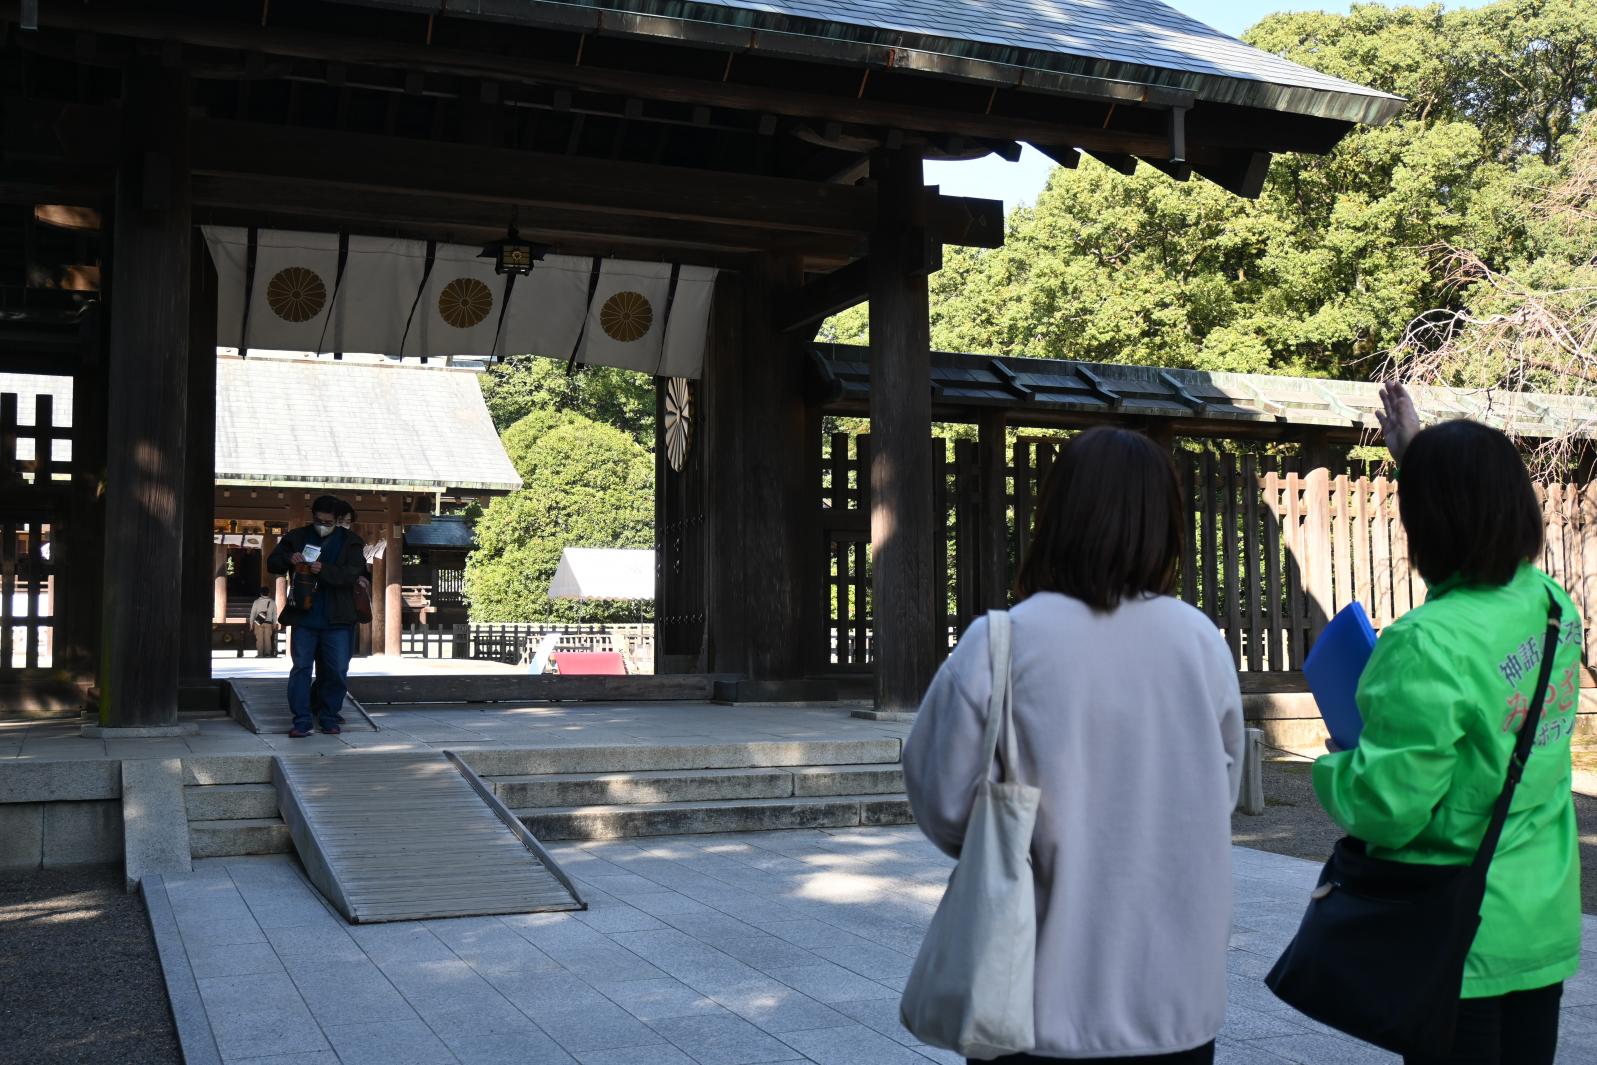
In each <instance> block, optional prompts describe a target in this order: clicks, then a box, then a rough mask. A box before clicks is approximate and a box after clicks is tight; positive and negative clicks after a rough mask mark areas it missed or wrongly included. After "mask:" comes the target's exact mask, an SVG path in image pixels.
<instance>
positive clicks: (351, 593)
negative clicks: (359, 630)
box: [266, 525, 366, 625]
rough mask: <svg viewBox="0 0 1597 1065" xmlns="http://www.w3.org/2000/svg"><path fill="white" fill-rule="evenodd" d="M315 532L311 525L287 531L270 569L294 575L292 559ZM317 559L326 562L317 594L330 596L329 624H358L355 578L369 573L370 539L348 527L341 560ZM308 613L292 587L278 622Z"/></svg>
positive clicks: (268, 564)
mask: <svg viewBox="0 0 1597 1065" xmlns="http://www.w3.org/2000/svg"><path fill="white" fill-rule="evenodd" d="M314 535H315V530H314V529H312V528H311V527H310V526H309V525H306V526H304V527H303V528H299V529H295V530H294V531H293V532H290V533H288V534H286V535H285V536H284V537H283V538H282V539H281V540H279V541H278V542H277V547H276V549H275V550H273V551H272V554H271V556H270V557H269V558H267V560H266V568H267V569H268V570H270V571H271V572H273V573H284V574H292V573H293V571H294V563H293V561H292V559H293V558H294V556H295V555H298V554H301V553H303V552H304V550H305V545H306V544H307V543H309V542H310V540H311V538H312V537H313V536H314ZM317 561H318V562H320V563H321V564H322V571H321V572H320V573H318V574H317V575H316V577H317V585H316V594H317V595H325V596H327V623H328V624H329V625H353V624H355V581H356V580H358V579H359V578H361V577H364V576H365V575H366V542H365V541H364V540H362V539H361V538H360V537H359V536H357V535H356V534H355V530H353V529H345V530H344V549H343V550H342V551H340V552H339V553H338V560H337V561H336V562H335V561H330V560H328V559H327V558H325V557H324V558H320V559H317ZM305 614H306V611H304V610H302V609H300V608H299V607H298V606H296V605H295V604H294V596H293V593H292V589H291V590H290V594H289V597H288V605H287V606H286V607H284V608H283V615H282V617H280V618H278V621H280V622H281V623H282V624H284V625H293V624H295V623H296V622H298V621H299V620H300V619H301V618H303V617H304V616H305Z"/></svg>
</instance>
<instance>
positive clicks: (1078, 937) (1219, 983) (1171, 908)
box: [904, 592, 1242, 1058]
mask: <svg viewBox="0 0 1597 1065" xmlns="http://www.w3.org/2000/svg"><path fill="white" fill-rule="evenodd" d="M1011 617H1012V618H1013V622H1014V652H1013V658H1012V664H1011V674H1010V675H1011V677H1012V678H1013V687H1014V720H1015V726H1016V730H1017V733H1018V739H1019V744H1020V762H1021V764H1020V767H1019V773H1018V776H1019V779H1020V781H1021V782H1022V783H1026V784H1034V785H1037V786H1039V787H1041V789H1042V804H1041V808H1040V810H1039V812H1038V816H1037V828H1036V834H1035V835H1034V836H1033V838H1032V847H1031V858H1032V870H1033V873H1034V874H1035V876H1036V880H1037V919H1038V930H1037V937H1038V939H1037V980H1036V1008H1037V1047H1036V1050H1035V1053H1037V1054H1040V1055H1044V1056H1049V1057H1063V1058H1072V1057H1076V1058H1080V1057H1129V1056H1133V1055H1139V1054H1149V1055H1151V1054H1170V1053H1176V1052H1179V1051H1182V1050H1189V1049H1191V1048H1193V1047H1197V1046H1201V1045H1202V1044H1204V1043H1207V1042H1208V1041H1209V1040H1211V1039H1213V1038H1215V1036H1216V1035H1217V1034H1218V1033H1219V1031H1220V1025H1221V1024H1222V1022H1223V1021H1224V1019H1225V989H1226V978H1225V953H1226V946H1227V943H1228V941H1229V939H1230V934H1231V810H1232V808H1233V807H1234V806H1235V805H1236V799H1237V787H1238V784H1239V783H1240V780H1241V775H1242V696H1241V693H1240V692H1239V691H1238V687H1237V674H1236V667H1235V666H1234V665H1233V664H1232V661H1231V656H1230V653H1229V652H1228V650H1227V648H1226V646H1225V643H1224V641H1223V640H1222V639H1221V636H1220V634H1219V632H1218V631H1217V630H1216V629H1215V627H1214V624H1213V623H1212V622H1210V621H1209V620H1208V619H1207V618H1206V617H1204V616H1203V615H1202V614H1200V613H1199V612H1198V611H1197V610H1195V609H1193V608H1192V607H1190V606H1188V605H1187V604H1185V603H1183V602H1181V601H1179V600H1177V599H1171V598H1168V597H1160V598H1149V599H1143V600H1139V601H1135V602H1128V603H1125V604H1123V605H1122V606H1120V608H1119V609H1117V610H1115V611H1113V612H1112V613H1108V614H1095V613H1093V612H1092V611H1091V610H1090V609H1089V608H1088V607H1087V606H1086V604H1084V603H1082V602H1081V601H1079V600H1076V599H1071V598H1068V597H1066V596H1063V595H1058V594H1055V593H1051V592H1050V593H1042V594H1039V595H1034V596H1032V597H1030V598H1029V599H1027V600H1026V601H1025V602H1023V603H1021V604H1020V605H1019V606H1017V607H1015V609H1014V610H1013V611H1011ZM988 669H989V667H988V661H987V621H986V619H985V618H982V619H980V620H978V621H976V622H975V623H974V624H973V625H972V626H971V627H970V629H969V630H968V631H967V632H966V633H965V635H964V637H963V638H962V639H961V640H960V641H959V646H958V647H957V648H955V650H954V653H953V654H952V655H950V656H949V658H948V661H947V662H945V663H944V664H943V667H942V669H940V670H939V671H938V673H937V677H936V679H935V680H934V681H933V682H932V686H931V689H930V690H929V691H928V692H927V693H926V699H925V701H924V702H923V703H922V704H921V708H920V715H919V717H918V718H917V719H916V721H915V727H914V729H913V730H912V732H911V733H910V737H909V739H908V740H907V741H906V743H905V746H904V776H905V779H906V781H907V784H908V789H907V790H908V792H909V800H910V805H911V806H912V807H913V808H914V811H915V818H916V820H917V821H918V822H919V824H920V827H921V829H922V830H923V831H924V832H925V833H926V835H927V837H928V838H929V839H931V840H932V842H934V843H935V844H937V846H938V847H940V848H942V849H943V850H944V851H946V852H948V853H949V854H950V855H954V856H956V857H957V856H958V854H959V847H960V843H961V842H962V840H963V839H964V834H965V824H966V822H967V821H968V819H969V817H970V809H971V804H972V802H973V801H974V796H975V789H976V784H977V781H978V780H979V779H980V778H981V777H982V775H983V774H984V773H986V772H987V771H988V767H987V766H985V765H982V764H981V762H982V751H981V738H982V722H983V720H984V719H985V717H986V714H987V697H988V692H989V690H990V688H991V681H990V675H989V672H988ZM1001 749H1002V748H1001V747H1000V750H1001Z"/></svg>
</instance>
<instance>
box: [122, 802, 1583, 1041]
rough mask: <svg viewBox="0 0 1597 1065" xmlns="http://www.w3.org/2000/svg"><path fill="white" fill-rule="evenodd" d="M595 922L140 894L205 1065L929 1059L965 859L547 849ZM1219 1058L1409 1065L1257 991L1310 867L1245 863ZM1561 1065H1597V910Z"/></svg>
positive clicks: (911, 845) (1241, 857)
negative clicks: (944, 932) (351, 920)
mask: <svg viewBox="0 0 1597 1065" xmlns="http://www.w3.org/2000/svg"><path fill="white" fill-rule="evenodd" d="M552 849H553V850H554V851H555V855H556V857H557V859H558V860H559V861H561V862H562V864H563V865H564V867H565V868H566V870H567V871H568V872H569V873H570V874H572V876H573V877H575V878H576V879H577V880H578V881H579V885H580V887H581V888H582V890H583V892H584V894H585V895H586V896H587V898H588V900H589V902H590V905H591V909H590V910H589V911H588V912H586V913H579V914H531V915H523V916H513V917H494V918H466V919H461V920H447V921H427V922H422V923H414V924H391V925H366V926H350V925H346V924H345V923H344V922H343V921H341V920H340V919H338V918H337V917H336V916H334V914H333V913H332V911H331V910H329V909H328V908H327V907H326V906H325V905H324V904H323V903H322V902H321V900H320V898H319V897H318V896H316V895H315V893H314V892H313V891H312V890H311V889H310V888H309V886H308V885H307V884H306V882H305V881H304V880H303V878H302V877H301V875H300V873H299V871H298V866H297V865H296V864H295V863H294V862H293V860H292V859H290V858H287V857H270V858H242V859H213V860H209V861H201V862H196V863H195V868H194V872H193V873H192V874H189V875H185V876H182V877H171V878H167V879H165V880H164V881H163V880H162V879H161V878H151V881H149V882H147V884H146V891H147V894H148V899H149V903H150V911H151V919H152V924H153V925H154V927H155V928H156V931H157V938H158V941H159V942H160V946H161V953H162V963H163V965H164V966H165V967H166V975H167V982H168V986H169V989H170V991H171V994H172V999H173V1011H174V1014H175V1016H176V1017H177V1020H178V1024H179V1028H180V1030H181V1031H183V1032H184V1040H185V1050H186V1052H187V1054H188V1059H187V1060H188V1062H189V1065H198V1063H200V1062H206V1063H210V1062H217V1063H225V1065H232V1063H241V1065H242V1063H247V1065H368V1063H369V1065H557V1063H562V1065H570V1063H573V1062H579V1063H581V1065H693V1063H698V1065H754V1063H767V1062H770V1063H775V1062H811V1063H814V1065H916V1063H920V1065H925V1063H926V1062H927V1061H936V1062H948V1063H954V1062H958V1060H959V1059H958V1058H957V1057H956V1056H955V1055H953V1054H949V1053H946V1052H944V1051H939V1050H934V1049H932V1048H929V1047H924V1046H917V1045H915V1039H914V1037H913V1036H911V1035H910V1034H909V1033H908V1032H906V1031H904V1030H903V1029H902V1028H901V1027H900V1026H899V1024H898V995H899V992H900V991H901V989H902V988H903V984H904V979H905V977H906V976H907V974H908V972H909V967H910V964H911V960H912V957H913V953H914V951H915V949H916V947H917V946H918V944H919V942H920V939H921V936H922V934H923V933H924V930H925V927H926V924H927V922H928V921H929V920H930V918H931V914H932V912H933V910H934V908H935V907H936V904H937V900H938V898H939V897H940V896H941V893H942V890H943V885H944V884H945V882H946V880H947V876H948V872H949V869H950V866H951V863H950V862H949V861H948V860H947V859H946V858H944V857H943V856H942V855H940V854H938V853H937V852H936V851H935V850H934V849H933V848H932V847H931V846H930V845H929V844H927V843H926V842H925V841H924V840H923V839H922V838H921V836H920V834H919V832H918V831H916V830H915V829H913V828H887V829H848V830H835V831H798V832H772V833H759V834H740V835H736V836H686V837H669V838H667V837H657V838H650V839H638V840H624V841H616V842H606V843H591V844H577V845H570V846H560V847H556V848H552ZM1234 853H1235V859H1236V900H1237V920H1236V932H1235V935H1234V936H1233V939H1232V949H1231V952H1230V959H1229V965H1228V969H1229V990H1230V1010H1229V1014H1228V1019H1227V1023H1226V1027H1225V1030H1224V1032H1223V1033H1222V1036H1221V1039H1222V1046H1221V1050H1220V1054H1219V1061H1220V1062H1221V1063H1222V1065H1283V1063H1284V1062H1297V1063H1300V1065H1362V1063H1376V1062H1395V1061H1396V1060H1397V1059H1396V1058H1394V1057H1392V1056H1391V1055H1388V1054H1385V1053H1382V1052H1380V1051H1376V1050H1373V1049H1371V1048H1369V1047H1366V1046H1363V1045H1361V1044H1359V1043H1356V1042H1353V1041H1351V1040H1348V1039H1346V1038H1343V1037H1342V1036H1340V1035H1338V1034H1336V1033H1334V1032H1332V1031H1331V1030H1329V1029H1326V1028H1324V1027H1322V1026H1320V1025H1317V1024H1315V1023H1314V1022H1312V1021H1309V1020H1307V1019H1306V1018H1303V1017H1302V1016H1300V1015H1298V1014H1296V1013H1294V1012H1293V1011H1291V1010H1290V1009H1287V1008H1285V1007H1283V1006H1282V1005H1281V1003H1280V1002H1278V1001H1277V1000H1276V999H1275V998H1274V997H1273V996H1271V994H1270V993H1269V991H1268V990H1266V989H1265V988H1264V986H1263V985H1262V984H1261V983H1260V977H1261V976H1262V974H1263V973H1264V972H1265V970H1266V969H1267V968H1268V967H1269V965H1270V964H1271V962H1272V961H1273V960H1274V958H1275V956H1276V954H1277V953H1278V952H1279V950H1280V949H1281V947H1282V945H1283V944H1284V943H1285V941H1286V940H1287V939H1288V938H1289V937H1290V935H1291V933H1292V930H1293V929H1294V928H1295V927H1296V924H1297V920H1298V917H1299V915H1300V914H1301V910H1302V906H1303V904H1304V900H1305V897H1306V894H1307V892H1308V890H1309V888H1310V887H1311V886H1312V884H1313V882H1314V877H1315V870H1316V867H1315V866H1314V865H1313V864H1312V863H1309V862H1303V861H1299V860H1297V859H1294V858H1287V857H1283V856H1280V855H1275V854H1268V853H1264V852H1261V851H1252V850H1247V849H1244V848H1236V849H1235V851H1234ZM1585 920H1586V944H1587V951H1588V953H1587V971H1586V972H1583V973H1582V974H1580V975H1579V976H1577V977H1576V978H1575V979H1574V980H1573V981H1571V983H1570V984H1569V986H1568V989H1567V992H1566V995H1565V1004H1566V1008H1565V1010H1564V1024H1563V1036H1562V1046H1561V1048H1560V1055H1559V1059H1558V1060H1559V1062H1560V1063H1561V1065H1575V1063H1577V1062H1590V1061H1593V1060H1597V973H1594V972H1593V971H1592V962H1593V961H1597V958H1594V957H1593V952H1597V918H1591V917H1588V918H1586V919H1585Z"/></svg>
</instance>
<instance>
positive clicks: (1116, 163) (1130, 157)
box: [1084, 148, 1147, 177]
mask: <svg viewBox="0 0 1597 1065" xmlns="http://www.w3.org/2000/svg"><path fill="white" fill-rule="evenodd" d="M1084 150H1085V151H1086V153H1087V154H1088V155H1090V156H1092V157H1093V158H1094V159H1096V160H1098V161H1099V162H1100V163H1102V164H1103V165H1104V166H1107V167H1108V168H1109V169H1110V170H1114V171H1117V172H1119V173H1121V174H1124V175H1126V176H1127V177H1130V176H1131V175H1132V174H1135V173H1136V172H1137V158H1136V157H1137V155H1143V153H1141V152H1137V153H1135V154H1133V153H1131V152H1104V151H1095V150H1094V149H1091V148H1087V149H1084ZM1143 157H1144V158H1147V156H1145V155H1144V156H1143Z"/></svg>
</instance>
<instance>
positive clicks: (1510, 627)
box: [1314, 386, 1582, 1065]
mask: <svg viewBox="0 0 1597 1065" xmlns="http://www.w3.org/2000/svg"><path fill="white" fill-rule="evenodd" d="M1383 398H1384V400H1385V405H1386V411H1385V415H1384V416H1383V418H1382V425H1383V428H1384V429H1385V431H1386V439H1387V442H1388V445H1389V446H1390V447H1391V450H1392V454H1393V457H1394V458H1396V459H1397V460H1398V461H1399V463H1400V464H1401V474H1402V484H1401V487H1400V488H1399V491H1398V506H1399V511H1400V513H1401V516H1402V520H1403V528H1404V531H1405V532H1406V533H1407V534H1408V542H1409V554H1410V560H1411V561H1412V563H1413V565H1414V568H1415V569H1416V570H1418V571H1419V574H1420V576H1421V577H1422V578H1424V580H1425V582H1426V584H1427V586H1428V593H1427V597H1426V601H1425V604H1424V605H1423V606H1420V607H1417V608H1415V609H1414V610H1411V611H1409V612H1408V613H1407V614H1405V615H1403V617H1402V618H1400V619H1399V620H1398V621H1396V622H1394V623H1393V624H1392V625H1390V626H1388V627H1387V629H1386V631H1384V632H1383V633H1382V634H1381V638H1380V640H1379V641H1377V643H1376V646H1375V653H1374V654H1373V655H1372V656H1371V658H1370V661H1369V665H1368V666H1367V667H1366V668H1365V671H1364V674H1363V676H1362V678H1361V679H1360V681H1359V687H1358V706H1359V711H1360V713H1361V714H1362V715H1363V718H1364V731H1363V733H1362V735H1360V737H1359V743H1358V746H1357V748H1355V749H1354V750H1351V751H1339V752H1336V753H1332V754H1329V755H1326V756H1325V757H1323V758H1321V759H1319V761H1317V762H1316V763H1315V766H1314V790H1315V793H1316V794H1317V795H1318V796H1319V799H1320V802H1321V804H1322V805H1324V807H1325V809H1326V812H1327V813H1329V814H1330V815H1331V817H1332V818H1333V819H1334V820H1335V821H1336V822H1337V823H1338V824H1339V825H1341V826H1342V827H1343V828H1344V829H1346V830H1347V832H1348V834H1349V835H1351V836H1353V837H1355V838H1357V839H1361V840H1363V841H1364V842H1365V843H1366V844H1367V845H1368V847H1369V852H1370V854H1371V855H1373V856H1375V857H1379V858H1389V859H1393V860H1396V861H1405V862H1417V863H1424V864H1432V865H1467V864H1469V862H1470V860H1471V859H1472V858H1473V857H1474V855H1475V851H1476V849H1477V848H1478V847H1479V845H1480V842H1481V838H1482V837H1483V836H1484V835H1485V832H1486V825H1487V821H1488V820H1489V819H1490V816H1491V811H1492V804H1493V802H1494V801H1496V799H1497V796H1498V794H1499V793H1500V792H1501V791H1502V788H1503V782H1504V779H1505V777H1506V775H1507V771H1508V759H1509V754H1510V752H1511V751H1512V750H1513V747H1514V741H1515V736H1516V734H1517V733H1518V730H1519V726H1520V724H1521V723H1522V722H1523V720H1524V717H1525V712H1526V709H1527V707H1528V703H1529V700H1530V698H1531V696H1532V695H1533V694H1534V692H1533V690H1532V689H1533V688H1534V687H1535V685H1536V675H1537V672H1538V669H1539V666H1540V660H1541V655H1542V647H1543V638H1544V635H1545V631H1546V627H1547V612H1548V599H1547V592H1548V590H1549V589H1551V590H1552V592H1553V594H1554V595H1555V596H1556V598H1557V600H1558V602H1559V604H1560V606H1561V607H1562V608H1563V629H1562V637H1561V640H1560V643H1559V646H1558V651H1557V657H1556V658H1555V659H1554V662H1553V671H1552V679H1551V681H1550V682H1549V684H1548V694H1547V701H1546V703H1545V704H1544V709H1543V712H1542V718H1541V723H1540V725H1539V726H1538V727H1537V735H1536V741H1535V747H1534V748H1533V749H1532V753H1531V756H1530V758H1529V761H1528V762H1527V765H1526V770H1525V776H1524V780H1523V782H1522V783H1521V784H1520V786H1519V790H1518V791H1517V792H1516V793H1515V795H1514V802H1513V806H1512V808H1511V809H1510V812H1509V817H1508V823H1507V825H1506V827H1505V829H1504V831H1503V836H1502V841H1501V842H1500V843H1499V845H1498V848H1497V852H1496V856H1495V857H1494V859H1493V861H1492V864H1491V869H1490V872H1489V874H1488V877H1487V890H1486V900H1485V902H1484V904H1483V905H1482V907H1481V925H1480V931H1479V932H1478V933H1477V935H1476V937H1475V941H1474V945H1473V947H1472V948H1471V950H1470V954H1469V960H1468V963H1467V965H1466V968H1465V972H1464V987H1463V1001H1462V1003H1461V1007H1460V1014H1459V1022H1458V1034H1457V1037H1456V1039H1455V1042H1454V1047H1453V1052H1452V1053H1451V1054H1450V1055H1448V1056H1445V1057H1441V1058H1415V1057H1409V1058H1407V1059H1406V1061H1407V1062H1408V1065H1421V1063H1423V1065H1433V1063H1436V1065H1440V1063H1449V1065H1462V1063H1469V1065H1477V1063H1478V1065H1508V1063H1511V1062H1512V1063H1514V1065H1552V1061H1553V1058H1554V1056H1555V1053H1556V1049H1557V1042H1558V1018H1559V1003H1560V999H1561V996H1562V994H1563V981H1564V980H1565V979H1567V978H1568V977H1569V976H1571V975H1573V974H1574V972H1575V970H1576V968H1577V967H1578V965H1579V962H1580V862H1579V857H1578V852H1577V839H1576V832H1575V813H1574V806H1573V804H1572V801H1571V798H1570V757H1569V741H1570V736H1571V734H1572V733H1573V731H1574V725H1575V713H1576V710H1577V708H1578V702H1579V686H1580V673H1579V666H1580V642H1581V633H1582V628H1581V622H1580V617H1579V615H1578V613H1577V612H1576V609H1575V605H1574V603H1573V602H1572V601H1571V600H1570V597H1569V595H1568V593H1566V592H1565V591H1564V589H1563V588H1561V587H1559V586H1558V585H1557V583H1556V582H1554V581H1553V580H1552V579H1551V578H1550V577H1548V576H1547V575H1546V574H1544V573H1543V572H1541V571H1540V570H1539V569H1537V568H1536V567H1535V565H1533V562H1534V560H1535V559H1537V558H1539V557H1540V555H1541V552H1542V537H1543V532H1542V530H1543V526H1542V516H1541V508H1540V506H1539V505H1538V504H1537V502H1536V495H1535V492H1534V490H1533V489H1532V488H1531V482H1530V476H1529V474H1528V473H1527V472H1526V469H1525V464H1524V462H1523V460H1522V459H1521V458H1520V456H1519V452H1518V451H1517V450H1516V449H1515V448H1514V445H1513V444H1512V443H1511V442H1510V441H1509V439H1508V438H1507V437H1506V436H1504V435H1503V434H1502V433H1500V432H1498V431H1497V430H1495V429H1491V428H1488V427H1486V426H1484V425H1481V424H1479V423H1477V422H1469V421H1448V422H1442V423H1440V424H1438V425H1435V426H1432V427H1431V428H1428V429H1425V430H1422V431H1420V430H1419V422H1418V419H1417V417H1416V416H1415V413H1414V408H1413V403H1412V402H1411V401H1410V399H1409V398H1408V395H1407V393H1406V392H1405V391H1404V390H1403V389H1402V388H1401V387H1400V386H1394V387H1392V388H1389V389H1388V390H1387V391H1386V393H1385V394H1384V396H1383Z"/></svg>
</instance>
